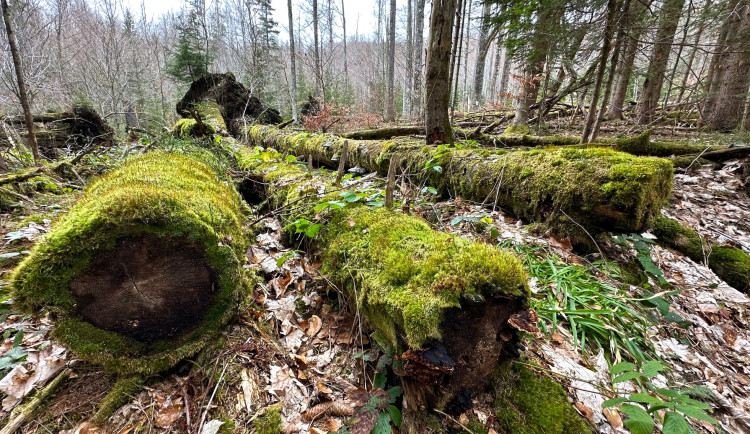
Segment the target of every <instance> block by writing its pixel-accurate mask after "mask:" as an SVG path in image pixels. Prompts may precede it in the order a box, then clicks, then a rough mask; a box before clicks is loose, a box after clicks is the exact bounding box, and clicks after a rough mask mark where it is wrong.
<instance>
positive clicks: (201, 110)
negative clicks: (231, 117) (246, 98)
mask: <svg viewBox="0 0 750 434" xmlns="http://www.w3.org/2000/svg"><path fill="white" fill-rule="evenodd" d="M194 107H195V111H196V113H198V115H199V116H200V117H201V119H202V120H203V122H205V123H206V124H208V125H210V126H211V127H212V128H213V129H214V130H215V131H221V130H226V129H227V124H226V122H224V116H222V115H221V107H220V106H219V104H218V103H216V101H201V102H199V103H196V104H194Z"/></svg>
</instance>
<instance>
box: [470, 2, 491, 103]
mask: <svg viewBox="0 0 750 434" xmlns="http://www.w3.org/2000/svg"><path fill="white" fill-rule="evenodd" d="M489 18H490V4H489V3H485V4H484V6H483V7H482V17H481V18H480V22H479V47H478V48H477V50H478V51H477V58H476V62H475V63H474V104H476V105H477V106H482V105H484V93H483V91H484V69H485V68H484V66H485V63H486V61H487V53H488V52H489V49H490V43H491V42H492V41H491V39H490V37H489V34H488V33H489V32H488V29H487V20H489Z"/></svg>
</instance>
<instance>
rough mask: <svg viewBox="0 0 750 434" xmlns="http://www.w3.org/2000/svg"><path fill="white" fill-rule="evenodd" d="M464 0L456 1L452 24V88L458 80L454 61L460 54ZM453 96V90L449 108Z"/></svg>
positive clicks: (451, 105) (456, 60) (449, 78)
mask: <svg viewBox="0 0 750 434" xmlns="http://www.w3.org/2000/svg"><path fill="white" fill-rule="evenodd" d="M465 2H466V0H458V3H457V5H456V21H455V24H454V25H453V44H452V45H451V50H453V51H452V53H451V66H450V68H451V70H450V75H449V77H448V81H449V86H450V87H451V88H453V82H454V80H455V81H458V79H457V78H456V75H457V74H458V70H457V69H456V63H457V62H458V59H459V57H460V55H461V47H460V45H459V40H460V39H461V35H462V34H463V33H462V32H461V30H463V27H462V25H463V21H462V18H463V10H464V6H465V4H466V3H465ZM456 87H458V86H456ZM455 98H456V93H455V91H454V92H453V93H452V95H451V99H450V107H451V110H452V108H453V104H454V99H455Z"/></svg>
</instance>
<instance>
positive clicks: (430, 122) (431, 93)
mask: <svg viewBox="0 0 750 434" xmlns="http://www.w3.org/2000/svg"><path fill="white" fill-rule="evenodd" d="M455 12H456V0H433V2H432V15H431V18H430V42H429V49H428V50H427V68H426V74H425V107H424V110H425V130H426V136H427V137H426V141H427V144H433V143H453V135H452V134H451V125H450V118H449V117H448V105H449V103H450V97H451V82H450V79H449V76H450V71H449V69H450V55H451V32H452V30H453V15H454V14H455Z"/></svg>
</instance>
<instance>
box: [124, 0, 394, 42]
mask: <svg viewBox="0 0 750 434" xmlns="http://www.w3.org/2000/svg"><path fill="white" fill-rule="evenodd" d="M142 1H143V0H123V3H124V4H125V6H126V7H128V8H130V9H131V10H133V11H140V9H141V2H142ZM212 1H216V0H207V1H206V3H208V4H210V3H211V2H212ZM219 1H221V0H219ZM333 1H334V3H335V4H337V5H338V6H339V7H340V6H341V0H333ZM405 1H406V0H399V1H398V6H399V7H401V4H402V3H403V4H404V5H405V4H406V3H405ZM303 2H304V3H309V0H292V5H293V6H294V15H295V24H296V21H297V19H296V17H297V15H298V14H299V13H300V9H299V7H298V6H297V5H298V4H302V3H303ZM325 2H326V0H319V1H318V4H319V7H322V6H323V5H324V4H325ZM143 3H144V4H145V7H146V14H148V16H149V17H150V18H156V17H158V16H160V15H163V14H165V13H166V12H169V11H172V10H178V9H180V7H181V6H182V5H183V4H184V3H185V0H156V1H154V0H145V1H143ZM271 4H272V5H273V8H274V19H275V20H276V22H278V23H279V30H280V31H281V32H280V35H279V36H280V38H281V39H283V40H286V39H287V38H288V35H287V34H286V32H285V31H284V30H286V28H287V25H288V24H289V19H288V17H287V0H271ZM344 10H345V12H346V32H347V34H349V35H354V34H355V32H356V31H357V30H359V33H360V34H369V33H372V32H373V31H374V30H375V23H376V22H377V18H376V17H375V15H374V14H375V12H376V10H377V1H376V0H344Z"/></svg>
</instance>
